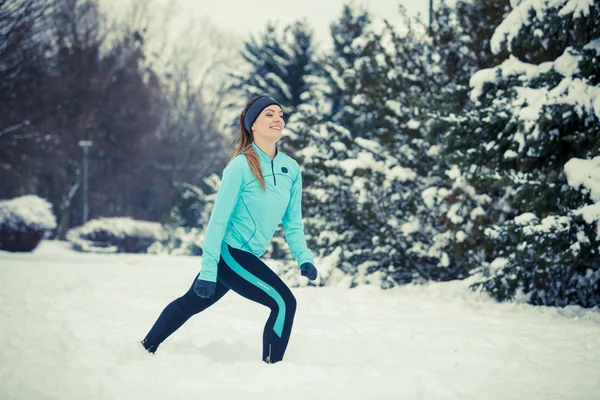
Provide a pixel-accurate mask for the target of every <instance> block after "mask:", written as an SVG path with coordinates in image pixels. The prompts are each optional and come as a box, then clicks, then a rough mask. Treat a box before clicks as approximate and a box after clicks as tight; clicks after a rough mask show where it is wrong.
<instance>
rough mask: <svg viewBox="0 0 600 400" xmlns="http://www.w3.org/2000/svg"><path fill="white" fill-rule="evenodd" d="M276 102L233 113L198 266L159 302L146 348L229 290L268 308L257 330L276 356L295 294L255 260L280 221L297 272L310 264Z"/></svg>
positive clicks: (262, 100) (259, 101)
mask: <svg viewBox="0 0 600 400" xmlns="http://www.w3.org/2000/svg"><path fill="white" fill-rule="evenodd" d="M284 125H285V122H284V119H283V110H282V107H281V105H280V104H279V103H278V102H277V101H276V100H275V99H273V98H271V97H269V96H258V97H254V98H252V99H250V101H249V102H248V104H246V106H245V107H244V110H243V111H242V113H241V114H240V131H239V137H238V139H237V147H236V149H235V152H234V154H233V157H232V159H231V160H230V161H229V163H228V164H227V166H226V167H225V169H224V170H223V176H222V180H221V184H220V186H219V190H218V192H217V197H216V199H215V202H214V205H213V209H212V212H211V215H210V219H209V222H208V225H207V227H206V231H205V235H204V242H203V243H202V251H203V253H202V265H201V268H200V272H199V273H198V275H196V277H195V278H194V282H193V283H192V285H191V287H190V288H189V290H188V291H187V292H186V293H185V294H184V295H183V296H181V297H179V298H177V299H175V300H173V301H172V302H171V303H170V304H169V305H167V306H166V307H165V309H164V310H163V312H162V313H161V314H160V316H159V317H158V319H157V321H156V322H155V323H154V325H153V326H152V329H150V332H148V334H147V335H146V337H145V338H144V340H142V344H143V345H144V347H145V348H146V350H148V351H149V352H151V353H154V352H156V349H157V348H158V346H159V345H160V344H161V343H162V342H163V341H164V340H165V339H166V338H167V337H169V335H171V334H172V333H173V332H175V331H176V330H177V329H178V328H179V327H180V326H181V325H183V324H184V323H185V321H187V320H188V319H189V318H190V317H191V316H192V315H195V314H197V313H199V312H200V311H203V310H205V309H206V308H207V307H210V306H211V305H213V304H215V303H216V302H217V301H218V300H219V299H220V298H222V297H223V296H224V295H225V293H227V292H228V291H229V290H230V289H231V290H233V291H234V292H236V293H238V294H240V295H242V296H243V297H245V298H247V299H249V300H252V301H255V302H257V303H260V304H263V305H265V306H267V307H269V308H270V309H271V314H270V315H269V318H268V319H267V323H266V325H265V329H264V332H263V352H262V360H263V361H264V362H266V363H269V364H270V363H275V362H277V361H281V360H282V359H283V354H284V353H285V350H286V347H287V345H288V341H289V338H290V333H291V330H292V323H293V321H294V314H295V312H296V298H295V297H294V295H293V294H292V292H291V291H290V289H289V288H288V286H287V285H286V284H285V283H284V282H283V281H282V280H281V279H280V278H279V277H278V276H277V274H275V272H273V270H271V269H270V268H269V267H268V266H267V265H266V264H265V263H263V262H262V261H261V260H260V258H259V257H260V256H261V255H263V254H264V252H265V251H266V248H267V245H268V244H269V242H270V241H271V239H272V237H273V234H274V233H275V230H276V229H277V226H278V225H279V223H280V222H281V223H282V224H283V230H284V233H285V239H286V241H287V243H288V245H289V247H290V250H291V253H292V255H293V256H294V258H295V259H296V261H297V262H298V265H299V266H300V271H301V274H302V275H304V276H306V277H307V278H308V279H310V280H314V279H316V277H317V269H316V268H315V266H314V259H313V256H312V253H311V251H310V249H308V247H307V245H306V239H305V237H304V225H303V223H302V174H301V171H300V166H299V165H298V163H297V162H296V161H295V160H294V159H293V158H291V157H289V156H288V155H286V154H284V153H282V152H281V151H279V149H278V148H277V146H276V143H277V142H278V141H279V139H281V136H282V132H283V127H284Z"/></svg>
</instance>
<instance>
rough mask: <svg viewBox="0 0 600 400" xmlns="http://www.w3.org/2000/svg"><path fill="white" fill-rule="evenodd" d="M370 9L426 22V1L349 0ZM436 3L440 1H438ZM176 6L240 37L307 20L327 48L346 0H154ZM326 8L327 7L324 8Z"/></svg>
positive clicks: (122, 1)
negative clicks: (401, 10) (402, 9)
mask: <svg viewBox="0 0 600 400" xmlns="http://www.w3.org/2000/svg"><path fill="white" fill-rule="evenodd" d="M131 1H132V0H101V3H104V4H105V5H106V4H109V5H110V7H111V8H113V9H116V10H122V9H123V7H125V6H126V5H127V4H128V3H130V2H131ZM352 1H353V3H354V4H356V5H362V6H364V7H365V8H366V9H367V10H369V11H370V12H371V14H372V16H373V17H374V18H387V19H388V20H389V21H390V22H391V23H399V21H400V17H399V13H398V4H399V3H401V4H402V5H403V6H404V7H406V9H407V12H408V14H409V15H410V16H416V15H417V13H419V12H420V13H421V16H422V18H423V20H428V18H429V17H428V8H429V2H428V1H427V0H352ZM437 1H439V0H437ZM170 2H173V4H177V6H178V8H179V9H180V10H181V12H182V14H183V15H185V16H186V17H193V18H195V19H197V20H198V21H201V20H202V19H203V18H205V17H208V18H209V19H210V20H211V21H212V22H213V23H214V24H215V25H217V26H218V27H220V28H221V29H222V30H223V31H226V32H230V33H233V34H234V35H237V36H239V37H240V38H243V37H244V36H245V35H248V34H249V33H252V34H257V33H260V32H263V31H264V28H265V26H266V24H267V22H268V21H269V20H273V21H278V23H279V24H282V25H283V24H287V23H290V22H292V21H295V20H297V19H300V18H302V17H307V18H308V21H309V24H310V25H311V26H312V27H313V28H314V30H315V40H316V42H317V43H321V44H322V45H323V47H330V38H329V24H330V23H331V22H332V21H334V20H336V19H337V18H339V16H340V15H341V10H342V7H343V5H344V4H345V3H347V2H348V0H326V1H325V0H301V1H298V0H275V1H273V0H154V1H153V3H154V4H155V5H156V8H157V9H158V8H160V7H161V6H164V5H168V4H171V3H170ZM325 5H326V6H325Z"/></svg>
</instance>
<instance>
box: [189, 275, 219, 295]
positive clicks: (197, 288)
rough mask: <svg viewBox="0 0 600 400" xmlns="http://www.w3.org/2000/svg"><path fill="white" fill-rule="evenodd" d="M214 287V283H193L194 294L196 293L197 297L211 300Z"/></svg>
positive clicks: (199, 280)
mask: <svg viewBox="0 0 600 400" xmlns="http://www.w3.org/2000/svg"><path fill="white" fill-rule="evenodd" d="M215 286H217V283H216V282H210V281H203V280H201V279H197V280H196V282H194V292H196V294H197V295H198V297H205V298H211V297H212V295H213V294H215Z"/></svg>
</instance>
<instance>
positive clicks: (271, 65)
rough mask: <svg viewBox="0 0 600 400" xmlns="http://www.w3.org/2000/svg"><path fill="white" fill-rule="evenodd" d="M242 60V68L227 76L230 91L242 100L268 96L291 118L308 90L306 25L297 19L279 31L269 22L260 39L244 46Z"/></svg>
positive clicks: (310, 62)
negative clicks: (229, 82)
mask: <svg viewBox="0 0 600 400" xmlns="http://www.w3.org/2000/svg"><path fill="white" fill-rule="evenodd" d="M242 57H243V58H244V60H245V62H246V69H245V70H243V71H234V72H232V73H231V78H232V84H231V86H230V89H231V90H235V91H238V92H239V93H240V96H241V98H243V99H249V98H251V97H253V96H256V95H261V94H267V95H270V96H272V97H273V98H275V99H277V100H278V101H279V102H280V103H281V105H282V106H283V107H284V108H285V112H286V117H290V116H291V115H293V113H294V112H295V110H296V108H297V107H298V105H300V104H301V103H302V101H303V100H302V96H303V94H304V93H305V92H306V91H307V90H308V87H309V84H308V82H307V81H306V76H307V75H309V74H312V73H313V69H314V68H315V65H314V48H313V30H312V29H311V28H310V26H309V25H308V23H307V22H306V21H305V20H299V21H296V22H294V23H292V24H290V25H287V26H286V27H285V28H284V29H283V31H282V32H280V30H279V29H278V28H277V26H276V25H275V24H274V23H272V22H269V23H268V24H267V27H266V30H265V32H264V33H263V34H262V36H261V37H259V38H255V37H251V38H250V39H249V40H248V42H246V43H245V46H244V50H243V51H242ZM237 123H238V121H237V120H235V121H234V122H233V124H234V126H235V125H236V124H237Z"/></svg>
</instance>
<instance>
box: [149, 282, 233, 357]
mask: <svg viewBox="0 0 600 400" xmlns="http://www.w3.org/2000/svg"><path fill="white" fill-rule="evenodd" d="M197 277H198V275H196V278H197ZM196 278H194V282H195V281H196ZM194 282H192V285H191V286H190V288H189V289H188V291H187V292H186V293H185V294H184V295H183V296H181V297H179V298H177V299H175V300H173V301H172V302H171V303H169V304H168V305H167V306H166V307H165V309H164V310H163V312H162V313H161V314H160V316H159V317H158V319H157V320H156V322H155V323H154V326H152V328H151V329H150V332H148V334H147V335H146V337H145V338H144V340H142V344H143V345H144V347H145V348H146V350H148V351H149V352H151V353H154V352H155V351H156V349H157V348H158V346H159V345H160V344H161V343H162V342H163V341H164V340H165V339H166V338H168V337H169V336H170V335H171V334H172V333H173V332H175V331H176V330H177V329H179V327H181V325H183V324H184V323H185V321H187V320H188V319H189V318H190V317H191V316H192V315H195V314H198V313H199V312H200V311H203V310H205V309H206V308H208V307H210V306H211V305H213V304H215V303H216V302H217V301H218V300H219V299H220V298H221V297H223V296H224V295H225V293H227V292H228V291H229V288H227V287H226V286H225V285H223V283H221V282H219V281H217V286H216V288H215V293H214V295H213V296H212V297H211V298H209V299H207V298H202V297H198V295H196V292H194Z"/></svg>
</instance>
